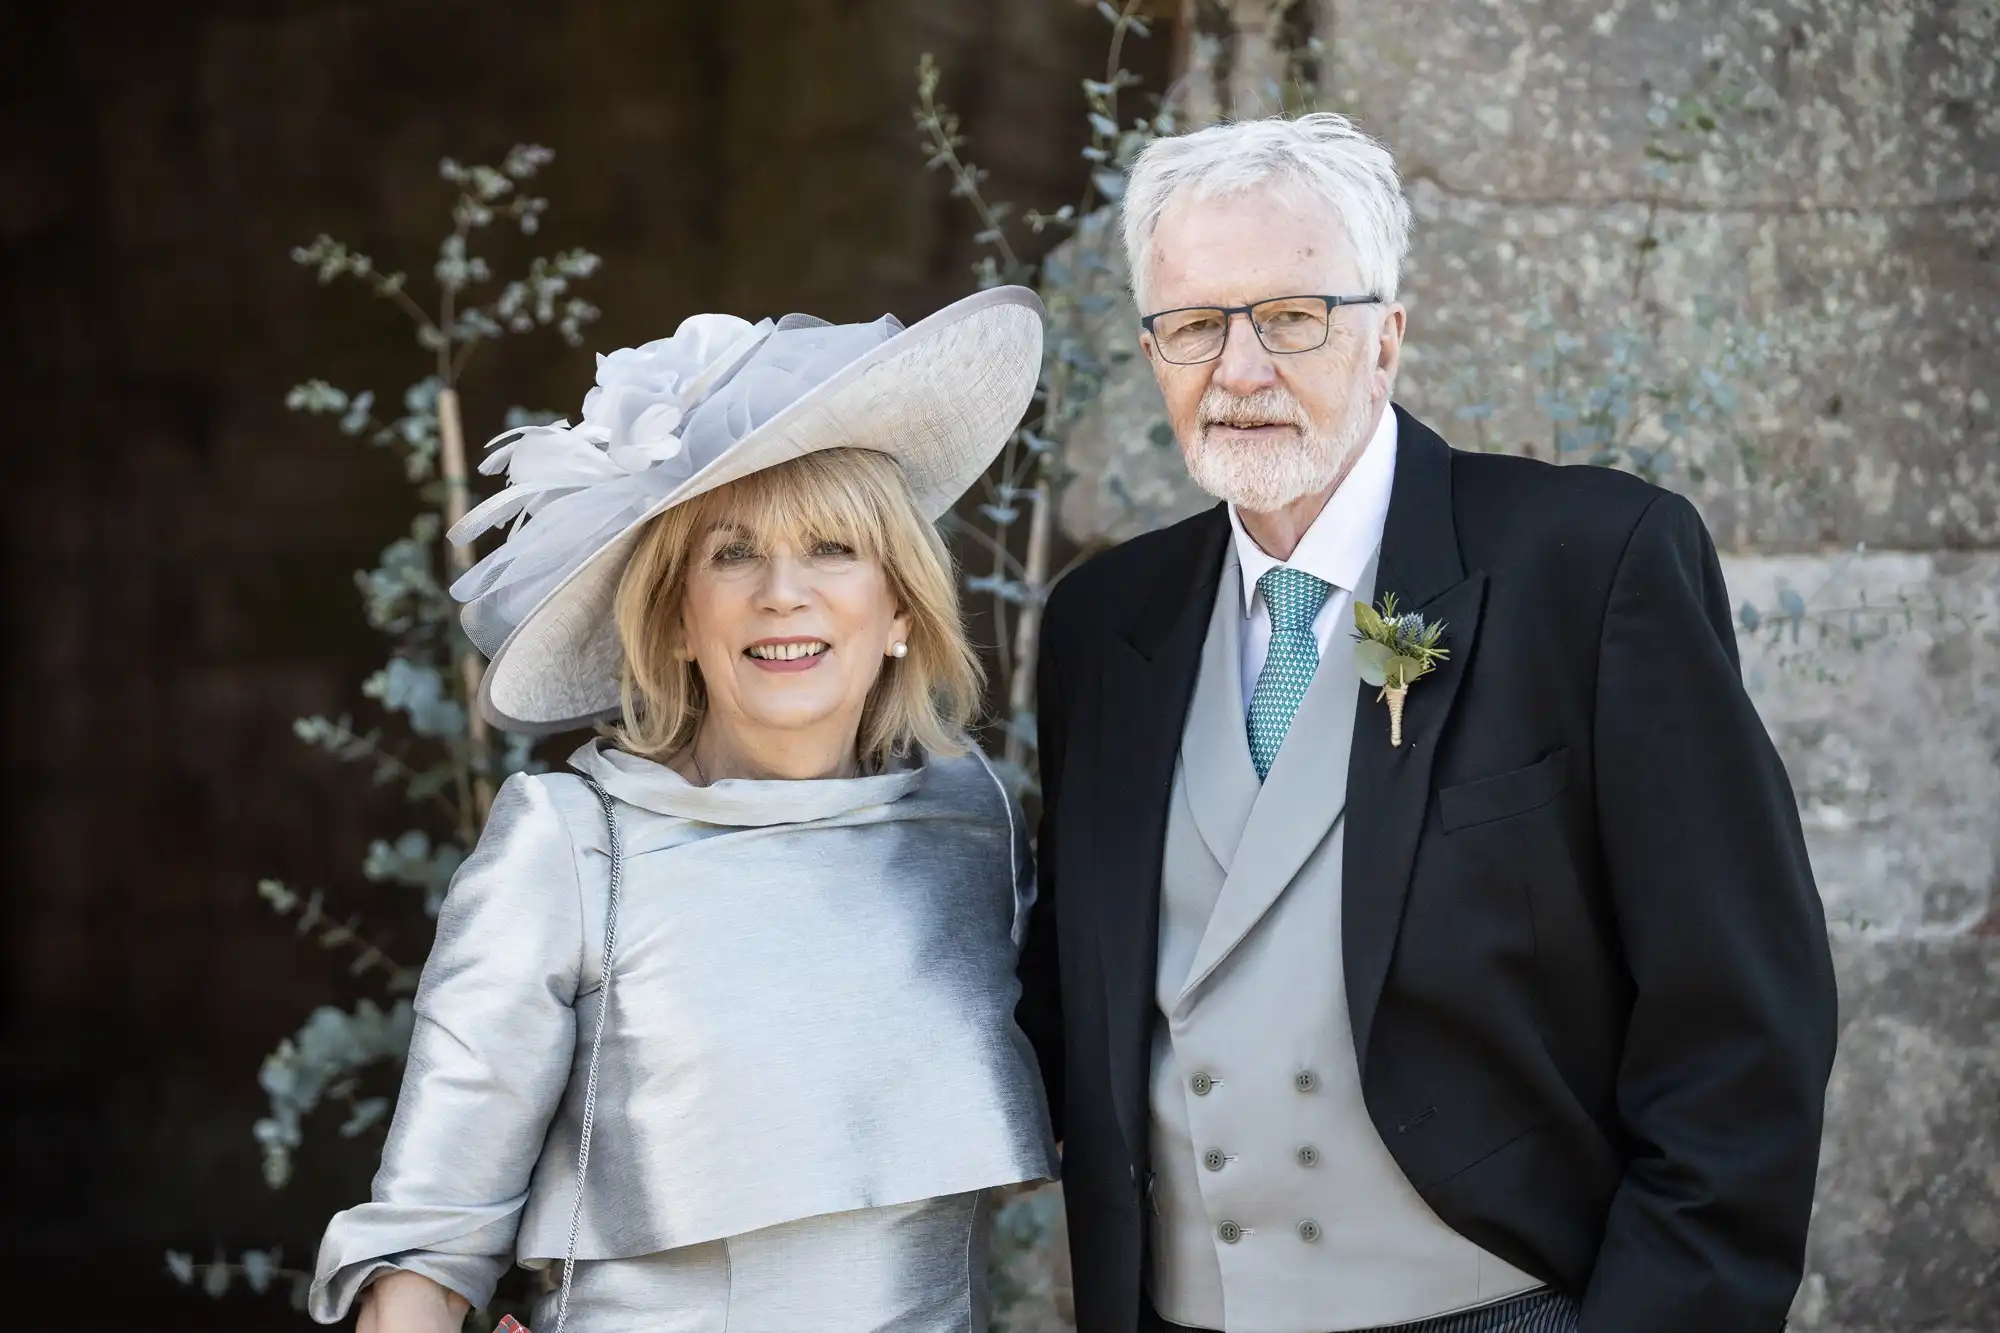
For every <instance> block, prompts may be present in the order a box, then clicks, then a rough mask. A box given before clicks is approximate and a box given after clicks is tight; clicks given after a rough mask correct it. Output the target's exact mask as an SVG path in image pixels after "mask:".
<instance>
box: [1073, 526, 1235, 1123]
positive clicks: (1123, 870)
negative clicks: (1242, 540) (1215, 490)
mask: <svg viewBox="0 0 2000 1333" xmlns="http://www.w3.org/2000/svg"><path fill="white" fill-rule="evenodd" d="M1184 531H1185V532H1186V534H1187V540H1186V541H1185V542H1184V543H1183V544H1182V545H1180V546H1178V547H1175V548H1169V550H1168V551H1167V553H1166V558H1163V559H1162V560H1161V561H1160V565H1159V572H1158V576H1157V578H1156V579H1155V581H1154V583H1153V585H1152V587H1151V589H1150V590H1147V591H1140V592H1137V593H1136V594H1135V596H1136V597H1139V598H1143V600H1141V601H1140V605H1139V611H1138V613H1137V615H1136V616H1135V617H1134V618H1133V620H1132V621H1131V623H1130V624H1129V626H1127V627H1126V628H1125V629H1124V631H1123V632H1122V633H1121V632H1115V631H1114V632H1113V633H1112V634H1110V635H1108V636H1107V640H1106V644H1105V650H1104V658H1103V665H1102V670H1103V678H1102V680H1101V681H1100V682H1099V691H1098V704H1099V717H1098V719H1097V721H1096V724H1095V725H1094V726H1093V727H1092V728H1091V730H1092V731H1093V732H1094V733H1095V736H1096V742H1097V750H1096V754H1095V761H1094V764H1093V771H1094V772H1095V773H1096V775H1097V777H1098V781H1099V782H1100V783H1101V784H1102V785H1101V787H1100V791H1099V794H1098V795H1097V796H1096V798H1095V800H1094V801H1093V802H1092V809H1091V821H1092V823H1093V825H1094V827H1093V829H1092V832H1091V844H1092V845H1093V846H1094V847H1096V848H1099V849H1101V851H1100V852H1099V853H1098V854H1097V855H1095V856H1093V857H1092V860H1091V867H1092V870H1093V872H1094V875H1093V878H1094V879H1095V881H1096V883H1095V886H1094V887H1095V889H1096V893H1095V895H1094V896H1095V898H1096V901H1097V912H1096V930H1095V934H1096V937H1097V950H1098V958H1099V961H1100V963H1101V965H1102V968H1103V978H1104V991H1105V997H1104V998H1105V1027H1106V1037H1107V1040H1108V1042H1109V1046H1110V1056H1111V1071H1110V1073H1111V1094H1112V1101H1113V1103H1114V1109H1115V1110H1116V1112H1117V1115H1118V1123H1119V1127H1120V1129H1121V1130H1122V1131H1123V1133H1124V1135H1125V1139H1126V1147H1127V1148H1128V1150H1129V1151H1130V1152H1131V1153H1132V1160H1133V1162H1135V1163H1137V1162H1140V1161H1142V1160H1143V1158H1144V1153H1145V1148H1146V1112H1147V1103H1146V1095H1147V1094H1146V1079H1147V1060H1148V1050H1149V1046H1150V1041H1151V1029H1152V1024H1151V1021H1150V1015H1151V1012H1152V1009H1153V996H1154V991H1155V989H1156V985H1157V979H1156V973H1157V971H1158V968H1159V947H1160V867H1161V864H1162V860H1163V858H1164V856H1165V848H1166V835H1167V811H1168V802H1169V799H1170V797H1171V794H1172V790H1173V775H1174V760H1175V756H1176V754H1177V752H1178V751H1179V749H1180V742H1181V735H1182V732H1183V730H1184V728H1185V725H1186V721H1187V712H1188V704H1189V700H1190V697H1191V696H1192V694H1193V692H1194V684H1195V677H1196V675H1197V671H1198V668H1199V666H1200V663H1201V656H1202V643H1203V640H1204V639H1205V638H1206V637H1207V634H1206V631H1207V629H1208V624H1209V619H1210V616H1211V613H1212V611H1213V607H1214V602H1215V598H1216V590H1217V588H1218V586H1219V584H1220V574H1221V570H1222V557H1223V548H1224V547H1225V546H1226V545H1227V543H1228V538H1229V520H1228V518H1227V516H1226V515H1225V514H1224V512H1223V511H1222V510H1221V509H1220V508H1219V507H1218V508H1216V509H1212V510H1210V511H1209V512H1207V513H1205V514H1202V515H1199V516H1198V517H1196V518H1195V519H1193V520H1190V521H1189V523H1188V524H1187V525H1186V527H1185V529H1184Z"/></svg>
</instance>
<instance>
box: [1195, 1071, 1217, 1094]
mask: <svg viewBox="0 0 2000 1333" xmlns="http://www.w3.org/2000/svg"><path fill="white" fill-rule="evenodd" d="M1188 1086H1189V1087H1190V1088H1193V1089H1194V1095H1195V1096H1197V1097H1206V1096H1208V1094H1209V1093H1210V1092H1211V1091H1212V1090H1213V1089H1214V1087H1215V1080H1214V1079H1212V1078H1210V1077H1209V1076H1208V1075H1206V1074H1196V1075H1195V1076H1194V1077H1193V1078H1191V1079H1189V1080H1188Z"/></svg>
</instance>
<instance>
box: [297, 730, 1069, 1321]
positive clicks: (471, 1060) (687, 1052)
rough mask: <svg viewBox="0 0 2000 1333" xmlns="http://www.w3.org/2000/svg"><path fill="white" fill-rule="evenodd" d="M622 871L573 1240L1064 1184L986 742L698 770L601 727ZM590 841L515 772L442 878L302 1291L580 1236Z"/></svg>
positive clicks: (456, 1275)
mask: <svg viewBox="0 0 2000 1333" xmlns="http://www.w3.org/2000/svg"><path fill="white" fill-rule="evenodd" d="M570 763H571V765H572V766H573V767H574V768H576V769H578V770H580V771H581V772H585V773H588V774H590V775H591V776H592V777H594V778H596V779H597V780H598V781H599V782H600V783H602V784H603V786H604V787H605V789H606V790H607V791H609V792H610V793H611V794H612V795H613V796H615V797H617V798H618V804H617V809H618V818H619V821H620V823H619V828H620V833H621V835H622V837H623V840H624V847H625V857H626V867H625V878H624V884H623V888H622V890H621V893H620V905H619V922H618V935H617V950H616V955H615V958H614V961H613V963H612V968H613V973H614V977H615V985H614V987H613V992H612V993H613V1000H612V1004H611V1011H610V1015H609V1019H608V1021H607V1023H606V1028H605V1035H604V1049H603V1055H602V1057H601V1061H600V1069H599V1075H598V1079H599V1087H598V1098H597V1113H596V1120H595V1124H594V1128H593V1131H592V1142H591V1159H590V1171H589V1179H588V1182H587V1188H586V1191H585V1197H584V1207H583V1217H582V1226H581V1231H580V1234H579V1240H578V1245H577V1256H578V1257H579V1258H582V1259H605V1258H622V1257H631V1256H636V1255H643V1254H650V1253H654V1252H656V1251H660V1250H667V1249H673V1248H677V1247H679V1246H683V1245H691V1244H695V1243H698V1242H702V1241H709V1240H716V1239H720V1238H722V1237H727V1236H734V1235H740V1234H742V1233H744V1232H747V1231H752V1230H756V1229H758V1228H762V1227H768V1226H773V1225H776V1224H778V1223H781V1222H787V1221H792V1220H795V1219H798V1218H804V1217H812V1216H817V1215H820V1214H823V1213H833V1212H845V1211H849V1210H854V1209H862V1208H871V1207H877V1206H885V1205H891V1204H899V1203H909V1202H914V1201H916V1200H920V1199H926V1198H932V1197H936V1196H939V1195H948V1194H956V1193H963V1192H968V1191H972V1190H977V1189H983V1188H986V1187H989V1186H994V1185H1003V1184H1012V1183H1016V1182H1020V1181H1026V1180H1035V1179H1041V1178H1044V1177H1049V1176H1053V1175H1054V1174H1055V1152H1054V1144H1053V1142H1052V1141H1051V1136H1050V1132H1049V1126H1048V1117H1047V1111H1046V1107H1045V1103H1044V1099H1043V1092H1042V1086H1041V1081H1040V1076H1039V1074H1038V1073H1037V1069H1036V1064H1035V1059H1034V1056H1033V1053H1032V1052H1031V1050H1030V1048H1029V1046H1028V1043H1027V1040H1026V1038H1025V1037H1023V1036H1022V1034H1021V1032H1020V1030H1019V1029H1018V1028H1017V1027H1016V1026H1015V1024H1014V1017H1013V1014H1014V1003H1015V999H1016V996H1017V994H1018V983H1017V982H1016V980H1015V976H1014V966H1015V956H1016V952H1017V950H1018V949H1019V946H1020V941H1021V938H1022V934H1023V931H1024V930H1025V928H1026V923H1027V913H1028V908H1029V906H1030V905H1031V903H1032V900H1033V896H1034V876H1033V871H1032V866H1031V865H1030V862H1029V853H1028V847H1027V841H1026V837H1025V830H1024V828H1023V827H1022V821H1021V817H1020V813H1019V811H1018V809H1016V808H1015V807H1014V806H1013V803H1012V801H1011V799H1010V798H1009V797H1008V796H1007V795H1006V793H1005V791H1004V789H1003V788H1002V787H1001V786H1000V784H999V782H998V781H997V779H996V778H995V777H994V775H993V774H992V772H991V771H990V770H989V769H988V768H987V767H986V765H985V764H984V762H983V761H981V760H980V759H979V758H978V757H976V756H966V757H963V758H959V759H949V760H938V759H928V760H926V761H924V762H922V763H921V764H918V765H916V766H912V767H909V768H905V769H901V770H898V771H894V772H890V773H886V774H882V775H877V776H870V777H861V778H852V779H829V780H823V781H808V782H780V781H774V782H756V781H723V782H717V783H715V784H713V785H712V786H709V787H695V786H693V785H691V784H689V783H687V782H686V781H685V780H683V779H682V778H681V777H680V776H679V775H678V774H676V773H674V772H673V771H672V770H671V769H668V768H666V767H664V766H662V765H659V764H655V763H652V762H649V761H646V760H642V759H638V758H636V757H634V756H632V755H629V754H626V753H624V752H622V751H619V750H617V749H614V748H611V747H610V746H608V745H606V744H605V743H603V742H593V743H591V744H589V745H586V746H585V747H583V749H581V750H579V751H578V752H577V753H576V754H575V755H574V756H572V758H571V760H570ZM609 888H610V862H609V856H608V840H607V832H606V829H605V825H604V812H603V808H602V806H600V805H599V804H598V801H597V799H596V797H595V796H594V795H593V794H592V793H591V792H590V790H589V788H588V787H587V786H586V784H585V783H584V782H583V781H582V780H581V779H580V778H578V777H577V776H575V775H574V774H567V773H559V774H546V775H541V776H526V775H517V776H515V777H513V778H511V779H509V780H508V781H507V783H506V784H505V785H504V786H503V787H502V788H501V789H500V792H499V794H498V796H497V798H496V799H495V801H494V805H493V812H492V816H491V818H490V820H489V821H488V823H487V826H486V832H485V834H484V836H483V837H482V838H481V839H480V842H479V845H478V847H477V848H476V849H475V850H474V852H473V854H472V855H471V857H470V858H468V859H467V861H466V863H465V865H464V866H463V867H462V868H461V869H460V870H459V872H458V875H457V877H456V878H455V879H454V880H453V882H452V886H451V891H450V893H449V894H448V895H447V896H446V899H445V903H444V907H443V909H442V911H441V913H440V914H439V917H438V930H437V940H436V943H435V944H434V946H433V947H432V951H431V955H430V959H429V961H428V962H427V964H426V965H425V967H424V972H423V979H422V982H421V984H420V986H419V988H418V991H417V996H416V1002H415V1007H416V1027H415V1033H414V1036H413V1038H412V1040H411V1045H410V1055H409V1064H408V1067H407V1069H406V1071H405V1073H404V1077H403V1087H402V1093H401V1096H400V1098H399V1099H398V1101H397V1104H396V1114H395V1118H394V1120H393V1122H392V1123H391V1126H390V1129H389V1136H388V1141H387V1144H386V1146H385V1147H384V1149H383V1154H382V1166H381V1169H380V1171H379V1172H378V1173H377V1174H376V1177H375V1183H374V1189H373V1198H372V1201H371V1202H369V1203H365V1204H362V1205H360V1206H359V1207H357V1208H352V1209H349V1210H348V1211H346V1212H343V1213H340V1214H338V1215H337V1216H336V1217H335V1218H334V1219H333V1221H332V1223H331V1224H330V1225H329V1226H328V1228H327V1232H326V1236H325V1238H324V1240H323V1241H322V1242H321V1246H320V1253H319V1263H318V1269H317V1273H316V1276H315V1281H314V1284H313V1290H312V1295H311V1312H312V1314H313V1316H314V1317H315V1318H317V1319H319V1320H321V1321H322V1322H331V1321H333V1320H336V1319H339V1318H341V1317H343V1316H344V1315H345V1314H346V1312H347V1308H348V1306H349V1304H350V1303H351V1302H352V1300H353V1298H354V1296H355V1294H356V1293H357V1292H358V1291H359V1290H360V1289H361V1288H362V1287H363V1286H364V1285H365V1284H366V1283H367V1281H368V1280H369V1279H370V1278H371V1277H373V1276H374V1275H375V1274H376V1273H377V1272H379V1271H381V1270H382V1269H384V1268H386V1267H389V1266H392V1265H393V1266H397V1267H402V1268H408V1269H414V1270H416V1271H418V1272H422V1273H424V1274H426V1275H427V1276H430V1277H433V1278H435V1279H437V1280H438V1281H441V1282H443V1283H445V1284H446V1285H447V1286H450V1287H452V1288H454V1289H455V1290H457V1291H459V1292H460V1293H461V1294H464V1295H466V1296H467V1297H469V1298H470V1299H472V1300H473V1301H474V1302H475V1303H484V1301H485V1300H486V1299H487V1298H488V1297H489V1296H490V1295H491V1293H492V1289H493V1286H494V1283H495V1282H497V1281H498V1279H499V1277H500V1275H501V1273H502V1272H503V1271H504V1270H505V1268H506V1266H507V1264H508V1263H509V1262H510V1261H511V1260H513V1259H515V1258H516V1257H518V1259H519V1260H520V1261H521V1262H522V1263H524V1264H527V1265H529V1266H535V1267H539V1266H541V1265H543V1264H545V1263H546V1262H548V1261H550V1260H560V1259H561V1258H562V1256H563V1254H564V1253H565V1251H566V1249H567V1246H568V1239H569V1227H570V1215H571V1210H572V1208H573V1206H574V1202H575V1198H576V1192H575V1191H576V1156H577V1137H578V1133H579V1130H580V1129H581V1127H582V1121H583V1098H584V1083H585V1071H586V1066H587V1063H588V1060H589V1054H590V1042H589V1035H590V1033H591V1031H592V1030H593V1027H594V1025H595V1022H596V1016H597V1007H598V997H599V994H600V983H601V979H600V977H599V976H598V959H599V956H600V954H601V950H602V946H603V939H604V928H605V908H606V904H607V901H608V894H609Z"/></svg>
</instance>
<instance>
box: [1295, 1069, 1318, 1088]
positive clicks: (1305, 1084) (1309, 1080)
mask: <svg viewBox="0 0 2000 1333" xmlns="http://www.w3.org/2000/svg"><path fill="white" fill-rule="evenodd" d="M1292 1086H1293V1087H1295V1088H1297V1089H1298V1090H1299V1091H1300V1092H1311V1091H1312V1090H1313V1089H1314V1088H1317V1087H1318V1086H1319V1075H1317V1074H1315V1073H1313V1071H1312V1070H1310V1069H1301V1070H1300V1071H1299V1072H1298V1073H1296V1074H1294V1075H1292Z"/></svg>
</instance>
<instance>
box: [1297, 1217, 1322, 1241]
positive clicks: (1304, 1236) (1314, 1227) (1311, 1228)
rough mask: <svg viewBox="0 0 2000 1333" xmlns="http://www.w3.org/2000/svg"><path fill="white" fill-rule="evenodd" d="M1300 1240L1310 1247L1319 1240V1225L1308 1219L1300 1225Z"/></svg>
mask: <svg viewBox="0 0 2000 1333" xmlns="http://www.w3.org/2000/svg"><path fill="white" fill-rule="evenodd" d="M1299 1239H1300V1240H1302V1241H1304V1242H1305V1243H1306V1244H1308V1245H1310V1244H1312V1243H1313V1242H1314V1241H1316V1240H1318V1239H1319V1223H1317V1222H1315V1221H1313V1220H1312V1219H1311V1218H1307V1219H1306V1220H1305V1221H1303V1222H1301V1223H1299Z"/></svg>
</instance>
